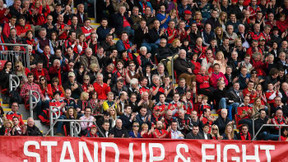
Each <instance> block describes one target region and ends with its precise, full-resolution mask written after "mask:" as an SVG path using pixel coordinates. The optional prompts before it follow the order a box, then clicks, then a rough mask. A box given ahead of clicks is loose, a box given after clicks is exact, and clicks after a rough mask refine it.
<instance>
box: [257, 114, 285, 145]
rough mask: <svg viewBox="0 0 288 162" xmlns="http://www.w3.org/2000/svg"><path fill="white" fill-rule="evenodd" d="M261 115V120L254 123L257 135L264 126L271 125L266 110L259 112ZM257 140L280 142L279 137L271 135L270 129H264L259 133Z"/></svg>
mask: <svg viewBox="0 0 288 162" xmlns="http://www.w3.org/2000/svg"><path fill="white" fill-rule="evenodd" d="M259 113H260V115H259V118H258V119H256V120H255V121H254V123H255V124H254V125H255V127H254V129H255V132H256V133H257V132H258V131H259V130H260V128H261V126H262V125H263V124H270V123H271V119H269V118H268V116H267V115H266V114H267V113H266V111H265V110H264V109H261V110H259ZM257 139H259V140H278V139H279V135H275V134H271V133H270V129H269V128H267V127H262V129H261V131H260V132H259V134H258V136H257Z"/></svg>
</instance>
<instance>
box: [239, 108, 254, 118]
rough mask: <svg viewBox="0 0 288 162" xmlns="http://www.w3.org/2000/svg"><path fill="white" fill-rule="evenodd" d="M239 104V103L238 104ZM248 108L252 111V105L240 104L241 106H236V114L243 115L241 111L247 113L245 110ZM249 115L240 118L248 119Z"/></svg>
mask: <svg viewBox="0 0 288 162" xmlns="http://www.w3.org/2000/svg"><path fill="white" fill-rule="evenodd" d="M240 106H241V105H240ZM248 110H251V111H252V107H251V106H249V105H248V106H244V105H242V106H241V107H238V108H237V114H238V115H239V117H240V115H243V112H246V114H247V111H248ZM249 117H250V116H249V115H248V116H245V117H243V118H241V119H248V118H249Z"/></svg>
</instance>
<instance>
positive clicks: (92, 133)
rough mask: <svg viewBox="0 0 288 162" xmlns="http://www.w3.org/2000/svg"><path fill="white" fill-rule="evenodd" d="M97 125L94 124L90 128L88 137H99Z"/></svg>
mask: <svg viewBox="0 0 288 162" xmlns="http://www.w3.org/2000/svg"><path fill="white" fill-rule="evenodd" d="M97 134H98V132H97V127H96V125H92V126H91V127H90V129H89V130H88V133H87V135H86V137H98V135H97Z"/></svg>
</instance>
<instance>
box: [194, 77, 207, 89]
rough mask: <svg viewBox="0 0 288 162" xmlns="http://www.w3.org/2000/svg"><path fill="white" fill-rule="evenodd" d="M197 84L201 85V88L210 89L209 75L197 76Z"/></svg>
mask: <svg viewBox="0 0 288 162" xmlns="http://www.w3.org/2000/svg"><path fill="white" fill-rule="evenodd" d="M196 82H197V83H198V84H199V88H200V89H202V88H204V89H205V88H209V87H210V83H209V75H196Z"/></svg>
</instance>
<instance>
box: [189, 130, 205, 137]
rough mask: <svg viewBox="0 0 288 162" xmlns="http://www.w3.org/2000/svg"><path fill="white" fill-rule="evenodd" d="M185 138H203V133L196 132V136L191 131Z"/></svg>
mask: <svg viewBox="0 0 288 162" xmlns="http://www.w3.org/2000/svg"><path fill="white" fill-rule="evenodd" d="M186 139H204V137H203V135H202V134H201V133H198V134H197V135H196V136H195V135H194V134H193V133H192V131H191V132H190V133H188V134H187V135H186Z"/></svg>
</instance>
